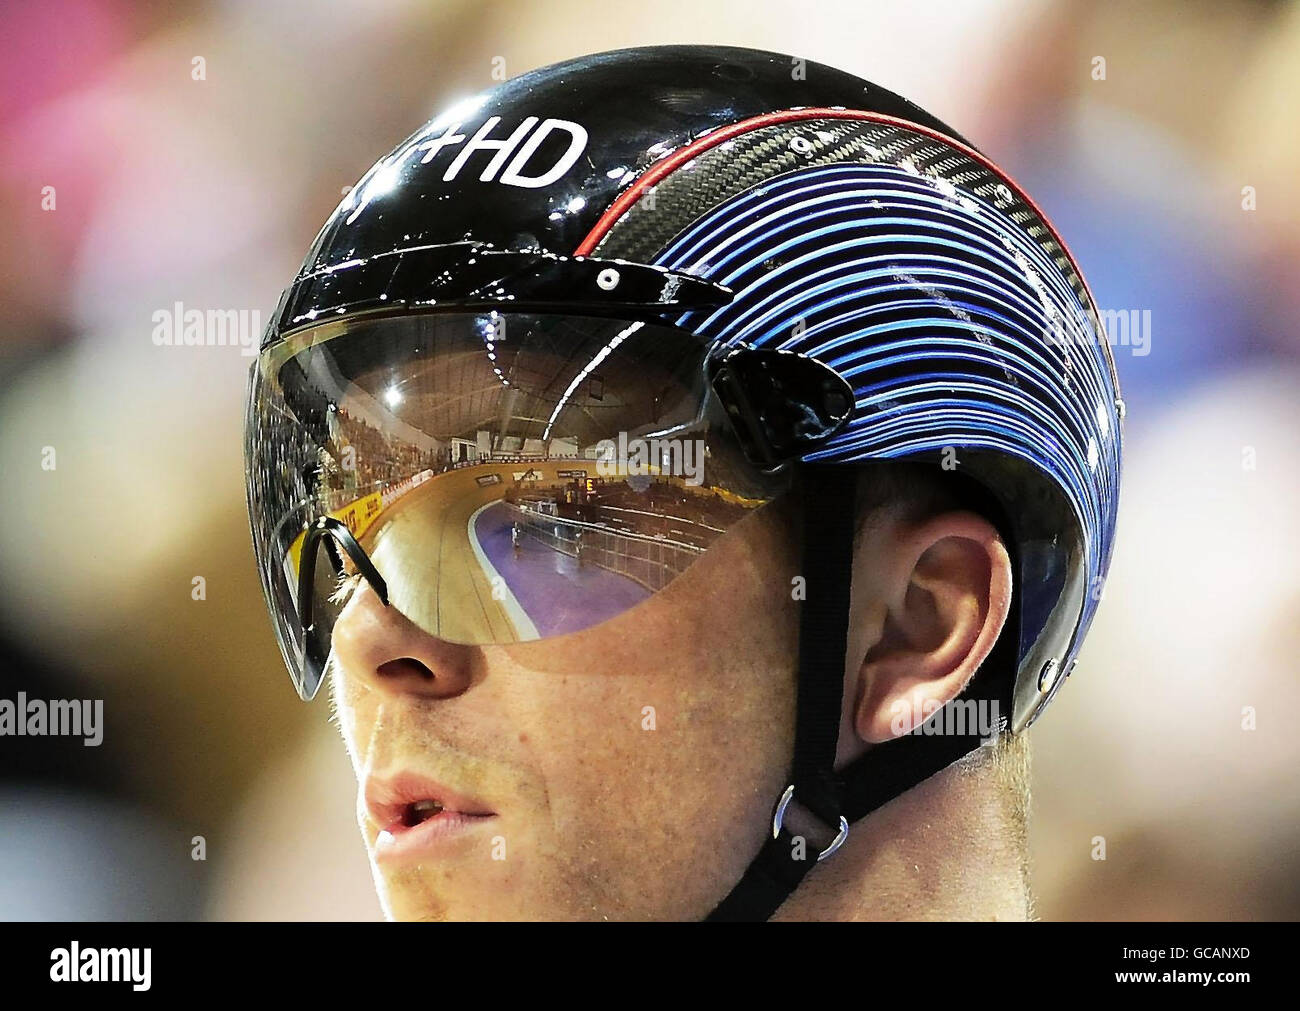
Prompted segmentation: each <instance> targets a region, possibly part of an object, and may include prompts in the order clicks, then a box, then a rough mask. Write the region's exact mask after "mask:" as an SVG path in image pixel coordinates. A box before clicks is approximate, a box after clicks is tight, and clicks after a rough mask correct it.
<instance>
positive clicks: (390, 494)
mask: <svg viewBox="0 0 1300 1011" xmlns="http://www.w3.org/2000/svg"><path fill="white" fill-rule="evenodd" d="M431 477H433V471H431V470H422V471H420V473H418V474H413V475H411V476H410V477H408V478H407V479H406V480H405V481H399V482H398V483H397V484H394V485H390V486H389V487H387V488H385V489H384V490H383V491H382V492H380V495H381V496H382V497H383V500H384V508H385V509H387V508H388V507H389V506H390V505H392V504H393V503H394V502H396V501H397V500H398V499H399V498H401V497H402V496H403V495H405V494H406V493H407V492H408V491H411V490H412V489H414V488H418V487H420V485H422V484H424V482H425V481H427V480H429V478H431Z"/></svg>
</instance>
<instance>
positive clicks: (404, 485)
mask: <svg viewBox="0 0 1300 1011" xmlns="http://www.w3.org/2000/svg"><path fill="white" fill-rule="evenodd" d="M431 477H433V471H431V470H422V471H420V473H418V474H413V475H412V476H411V477H408V478H407V479H406V480H405V481H399V482H398V483H397V484H394V485H389V486H388V487H387V488H385V489H384V490H383V491H375V492H371V493H370V494H369V495H363V496H362V497H361V498H359V499H356V500H355V501H352V502H349V503H347V504H346V505H342V506H339V507H338V508H337V509H331V510H329V512H328V513H327V515H329V516H333V517H334V518H335V519H336V520H340V521H341V522H342V523H344V524H345V525H346V526H347V528H348V530H349V531H350V532H351V534H352V536H353V537H355V538H356V539H357V540H360V539H361V537H362V535H364V534H365V532H366V531H367V530H369V529H370V527H372V526H373V525H374V523H375V520H377V519H379V514H380V513H382V512H383V511H384V510H385V509H387V508H388V507H389V506H391V505H392V504H393V503H394V502H396V501H397V500H398V499H399V498H401V497H402V496H403V495H405V494H407V493H408V492H410V491H412V490H413V489H415V488H418V487H419V486H420V485H422V484H424V482H425V481H427V480H429V478H431ZM306 536H307V533H306V531H303V532H302V533H300V534H299V535H298V536H297V537H295V538H294V541H293V543H292V544H290V545H289V557H290V559H291V560H292V562H293V571H294V575H297V573H298V564H299V555H301V554H302V542H303V539H304V538H305V537H306Z"/></svg>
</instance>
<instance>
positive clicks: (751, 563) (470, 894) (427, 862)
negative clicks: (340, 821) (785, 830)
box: [331, 503, 798, 920]
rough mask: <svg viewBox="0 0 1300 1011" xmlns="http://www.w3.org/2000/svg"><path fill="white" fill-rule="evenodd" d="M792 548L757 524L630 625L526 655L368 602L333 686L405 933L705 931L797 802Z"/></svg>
mask: <svg viewBox="0 0 1300 1011" xmlns="http://www.w3.org/2000/svg"><path fill="white" fill-rule="evenodd" d="M790 529H791V523H790V521H789V517H788V515H787V514H786V511H785V509H784V507H783V506H782V505H781V504H779V503H778V504H774V505H772V506H768V507H765V508H763V509H760V510H758V511H757V512H755V513H753V514H752V515H750V516H749V517H747V518H746V519H744V520H743V521H742V522H740V523H739V524H737V525H736V526H735V527H734V528H732V529H731V530H730V531H729V532H728V533H727V534H726V535H724V536H723V537H721V538H720V539H719V540H718V541H716V542H715V543H714V545H713V546H712V547H711V548H710V550H709V551H708V552H706V553H705V554H704V555H703V556H701V557H700V558H699V559H698V560H697V561H696V562H695V564H694V565H692V566H691V567H690V568H689V569H687V571H686V572H685V573H683V574H682V575H681V576H679V577H678V578H677V579H676V580H674V581H673V582H672V583H671V584H670V585H669V586H668V587H667V588H666V589H664V590H663V591H661V592H660V593H657V594H655V595H654V596H653V597H651V598H650V599H648V600H646V601H645V602H643V603H642V604H640V605H638V606H637V607H634V608H633V609H632V610H630V611H627V612H626V613H624V614H622V615H621V616H619V617H617V618H614V619H612V620H610V621H608V622H605V623H604V624H601V625H597V626H595V627H594V628H591V629H588V630H586V631H583V632H577V633H572V634H569V635H564V636H559V637H556V638H552V639H545V640H540V641H534V642H528V643H522V644H516V645H501V646H461V645H456V644H451V643H447V642H444V641H441V640H439V639H436V638H434V637H432V636H429V635H428V634H426V633H424V632H423V631H421V630H420V629H419V628H417V627H416V626H415V625H414V624H412V623H411V622H409V621H407V620H406V619H405V618H404V617H403V616H402V615H401V614H399V613H398V612H397V611H396V609H395V608H392V607H387V608H386V607H384V606H382V605H381V604H380V603H379V601H378V599H377V598H376V597H375V596H374V594H373V593H372V592H371V591H370V590H369V589H367V588H365V587H362V588H361V589H360V590H359V591H358V592H357V593H355V594H354V595H353V597H352V598H351V599H350V600H349V602H348V605H347V607H346V608H345V609H344V611H343V613H342V615H341V616H340V618H339V620H338V623H337V624H336V626H335V629H334V639H333V642H334V662H333V664H332V676H331V685H332V690H333V695H334V700H335V704H336V706H337V710H338V713H339V716H340V721H339V722H340V726H341V728H342V732H343V736H344V739H345V741H346V743H347V747H348V752H349V754H350V756H351V758H352V763H353V767H354V769H355V770H356V774H357V780H358V783H359V787H360V789H359V796H358V819H359V822H360V826H361V832H362V836H363V838H364V840H365V843H366V847H367V850H368V852H369V854H370V858H371V863H372V867H373V870H374V874H375V880H376V884H377V886H378V889H379V893H380V898H381V900H382V902H383V904H384V908H385V910H386V912H387V913H388V915H389V916H391V917H393V918H395V919H401V920H412V919H452V920H475V919H485V920H499V919H654V918H672V919H696V918H700V917H702V916H704V915H706V914H707V913H708V912H709V911H710V910H711V909H712V907H713V906H714V905H715V904H716V903H717V902H718V900H720V899H721V898H722V897H723V895H725V894H726V892H727V890H728V889H729V888H730V886H731V885H732V884H733V883H734V882H735V881H736V880H737V879H739V877H740V876H741V874H742V873H743V871H744V869H745V867H746V865H747V864H748V862H749V859H750V857H751V856H752V853H753V851H754V850H755V849H756V848H757V846H758V845H759V841H760V840H761V838H762V836H763V834H764V832H765V831H766V830H767V826H768V825H769V824H770V822H769V820H770V818H771V804H772V798H774V797H776V796H778V795H779V794H780V792H781V790H782V788H783V787H784V785H785V782H784V779H783V777H784V776H785V774H786V771H787V767H788V764H789V759H790V750H791V746H792V739H793V718H794V691H795V675H794V672H795V652H796V642H797V606H798V605H797V604H796V603H795V602H794V600H792V597H791V589H792V584H791V579H792V577H793V576H795V575H797V573H798V567H797V558H798V555H797V551H796V545H795V542H794V539H793V538H792V537H791V535H790ZM410 661H418V665H417V664H415V663H411V662H410ZM419 665H423V666H422V667H421V666H419ZM430 675H432V676H430ZM434 802H440V805H441V810H439V803H434ZM429 814H433V815H434V816H433V817H431V818H428V819H427V820H421V819H423V818H425V817H426V816H427V815H429Z"/></svg>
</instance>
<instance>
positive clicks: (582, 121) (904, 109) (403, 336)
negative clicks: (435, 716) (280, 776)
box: [246, 46, 1123, 918]
mask: <svg viewBox="0 0 1300 1011" xmlns="http://www.w3.org/2000/svg"><path fill="white" fill-rule="evenodd" d="M1122 420H1123V402H1122V401H1121V399H1120V396H1119V390H1118V384H1117V379H1116V375H1115V370H1114V363H1113V360H1112V357H1111V354H1110V350H1109V347H1108V345H1107V342H1106V340H1105V335H1104V333H1103V330H1102V327H1101V323H1100V319H1099V316H1098V313H1097V308H1096V305H1095V303H1094V302H1093V299H1092V296H1091V294H1090V293H1089V291H1088V288H1087V286H1086V284H1085V283H1084V281H1083V278H1082V277H1081V275H1080V273H1079V270H1078V268H1077V265H1076V264H1075V262H1074V260H1073V259H1072V258H1071V256H1070V254H1069V252H1068V250H1067V249H1066V248H1065V246H1064V244H1063V242H1062V241H1061V239H1060V238H1059V236H1058V235H1057V234H1056V232H1055V230H1054V229H1053V228H1052V226H1051V225H1050V223H1048V221H1047V220H1046V218H1045V217H1044V216H1043V214H1042V213H1041V212H1040V211H1039V210H1038V208H1037V207H1036V206H1035V205H1034V203H1033V202H1032V200H1031V199H1030V198H1029V197H1028V196H1027V195H1026V194H1025V193H1024V192H1023V191H1021V190H1020V188H1019V187H1018V186H1017V185H1016V184H1015V183H1014V182H1012V181H1011V180H1010V179H1009V178H1008V177H1007V176H1006V174H1005V173H1003V172H1002V171H1001V170H1000V169H999V168H998V167H997V166H995V165H994V164H993V163H992V162H990V161H989V160H988V159H987V158H986V157H984V156H983V155H982V154H980V153H979V152H978V151H977V150H976V149H975V148H973V147H972V146H971V145H970V144H969V143H968V142H966V141H965V140H963V139H962V138H961V137H960V136H959V135H958V134H957V133H955V132H954V131H953V130H951V129H950V128H948V127H947V126H945V125H944V124H943V123H941V122H939V121H938V120H936V119H935V118H934V117H932V116H930V115H928V114H927V113H925V112H923V111H922V110H921V109H919V108H917V107H916V106H914V105H912V104H911V103H910V102H907V101H906V100H904V99H902V98H900V97H898V96H897V95H894V94H892V93H890V92H888V91H885V90H884V89H882V88H878V87H876V86H875V85H872V84H870V83H868V82H866V81H863V80H861V79H859V78H856V77H854V76H852V75H849V74H846V73H843V72H841V71H838V70H834V69H832V68H829V67H825V66H821V65H818V64H815V63H811V62H806V61H803V60H799V59H796V58H793V57H789V56H784V55H779V54H775V53H767V52H758V51H753V50H745V49H733V48H722V47H696V46H664V47H652V48H645V49H630V50H621V51H617V52H610V53H602V54H598V55H594V56H588V57H583V58H580V59H576V60H571V61H568V62H565V63H561V64H556V65H554V66H550V67H545V68H542V69H540V70H536V71H532V72H530V73H527V74H524V75H522V76H520V77H518V78H516V79H514V80H511V81H508V82H505V83H503V84H501V85H500V86H498V87H496V88H493V89H492V90H490V91H488V92H485V93H483V94H481V95H479V96H477V97H475V98H473V99H470V100H467V101H465V102H462V103H460V104H458V105H457V106H455V107H454V108H452V109H449V110H448V111H447V112H446V113H444V114H442V115H440V116H438V117H437V118H436V119H434V120H432V121H431V122H429V123H428V124H426V125H425V126H423V127H421V128H420V129H419V130H418V131H417V132H416V133H414V134H413V135H412V136H411V137H409V138H408V139H407V140H405V141H403V142H402V143H401V144H399V145H398V147H397V148H396V149H395V150H394V151H393V152H392V153H391V154H389V155H388V156H386V157H384V158H382V159H381V160H380V161H379V162H377V163H376V164H375V165H374V166H373V167H372V168H371V169H370V170H369V171H368V172H367V173H366V174H365V176H363V177H362V179H361V180H360V182H359V183H358V184H357V185H356V186H355V187H353V188H352V189H351V190H350V191H349V193H348V194H347V196H346V197H345V198H344V200H343V201H342V203H341V204H340V205H339V207H338V208H337V209H336V210H335V211H334V213H333V214H332V215H331V216H330V219H329V221H328V222H327V223H326V225H325V227H324V229H322V231H321V233H320V235H319V236H318V237H317V239H316V241H315V242H314V243H313V245H312V248H311V250H310V252H309V253H308V255H307V258H306V260H305V261H304V263H303V266H302V269H301V271H300V272H299V274H298V276H297V278H296V279H295V280H294V282H293V284H292V285H290V287H289V288H288V289H287V290H286V291H285V293H284V295H283V297H282V299H281V302H280V305H279V307H278V308H277V311H276V313H275V316H274V318H273V319H272V321H271V324H270V326H269V327H268V330H267V333H266V336H265V339H264V341H263V343H262V348H261V352H260V355H259V358H258V361H257V362H256V363H255V365H254V368H253V375H252V381H251V386H250V398H249V406H248V422H247V432H246V449H247V473H248V501H249V510H250V515H251V518H252V527H253V538H254V543H255V547H256V551H257V557H258V563H259V569H260V572H261V577H262V583H263V588H264V590H265V593H266V597H267V601H268V604H269V606H270V609H271V614H272V617H273V620H274V623H275V627H276V631H277V635H278V638H279V642H280V646H281V649H282V651H283V653H284V657H285V660H286V663H287V664H288V666H289V669H290V672H291V674H292V675H293V679H294V683H295V685H296V687H297V688H298V691H299V692H300V694H301V695H302V696H303V697H304V698H311V697H312V696H313V695H314V694H315V692H316V690H317V688H318V686H319V684H320V681H321V679H322V677H323V675H324V672H325V670H326V666H327V664H328V660H329V652H330V634H331V631H332V629H333V625H334V622H335V621H336V620H338V618H339V615H340V614H341V613H342V611H343V609H344V608H345V607H346V602H347V599H348V593H349V592H350V588H354V587H357V586H361V585H365V586H367V587H368V592H373V593H375V594H376V595H377V596H378V597H379V599H381V600H382V601H383V603H384V604H385V605H388V606H392V607H396V608H398V609H399V610H401V612H402V613H403V614H404V615H405V616H406V617H408V618H410V619H411V620H412V621H414V622H415V623H416V624H417V625H419V626H420V627H422V628H423V629H425V630H426V631H428V632H429V633H430V634H433V635H436V636H439V637H442V638H445V639H448V640H450V641H454V642H461V643H471V644H486V643H493V642H516V641H526V640H529V639H537V638H544V637H547V636H551V635H559V634H565V633H567V632H572V631H577V630H580V629H583V628H587V627H591V626H593V625H596V624H599V623H600V622H603V621H606V620H608V619H610V618H612V617H615V616H617V615H619V614H622V613H624V612H625V611H627V610H628V609H629V608H631V607H634V606H636V605H637V604H638V603H640V602H641V601H642V600H644V599H646V598H647V597H648V596H649V595H651V594H653V593H655V592H656V591H658V590H659V589H661V588H662V587H664V586H666V585H667V584H668V583H669V582H670V581H671V580H672V579H673V578H674V577H675V576H676V575H677V574H679V573H680V572H682V571H684V569H685V568H686V567H688V566H689V565H690V564H691V562H692V561H693V560H694V559H695V558H696V557H697V556H698V555H699V554H701V553H702V552H704V551H706V550H707V549H708V547H709V545H710V544H711V543H712V541H713V540H714V539H716V538H717V537H719V536H721V535H722V534H723V533H725V532H726V531H727V530H728V529H730V528H731V527H732V526H733V525H734V524H735V523H737V522H739V521H740V520H742V519H743V518H744V517H745V516H746V515H748V514H749V513H750V512H752V510H753V509H755V508H757V507H760V506H762V505H763V504H765V503H767V502H770V501H772V500H773V499H774V498H776V497H777V496H779V495H781V494H782V493H783V492H785V491H786V490H788V489H789V488H790V487H791V483H792V482H796V483H797V485H798V488H799V492H800V494H801V495H802V496H803V503H804V510H803V513H804V517H805V520H804V523H805V529H804V557H805V564H804V570H805V572H804V574H805V576H806V578H807V580H808V585H807V599H806V601H805V602H804V603H803V604H802V605H801V615H802V617H801V633H800V635H801V639H800V652H799V664H800V669H799V691H798V713H797V726H796V742H795V753H794V756H793V761H792V772H791V786H790V787H789V788H788V789H787V790H786V791H785V793H784V794H783V796H782V797H781V798H779V799H777V798H774V801H776V806H775V813H774V817H773V828H772V837H771V838H770V839H769V840H768V841H767V843H766V844H765V845H764V846H763V847H762V849H761V850H760V851H759V853H758V855H757V856H756V857H755V859H754V862H753V864H752V865H751V867H750V869H749V871H748V872H747V874H746V875H745V878H744V879H743V880H742V882H740V883H739V884H738V885H737V887H736V889H735V890H734V891H733V892H732V893H731V895H730V896H728V898H727V899H726V900H724V902H723V903H722V904H721V905H720V906H719V908H718V910H717V911H716V912H715V914H714V915H715V916H716V917H718V918H737V917H746V918H753V917H765V916H767V915H770V913H771V912H772V911H774V910H775V908H776V907H777V906H778V905H779V904H780V902H781V901H783V900H784V898H785V897H786V896H787V895H788V894H789V892H790V891H791V890H792V889H793V888H794V887H796V886H797V884H798V882H799V881H800V880H801V879H802V876H803V874H804V873H806V871H807V869H808V867H809V866H810V863H811V862H810V861H803V860H795V859H792V858H791V846H790V841H791V834H790V833H789V831H788V830H787V829H786V828H785V826H784V816H785V812H786V809H787V806H788V805H789V804H790V803H793V802H798V803H800V804H801V805H802V806H804V807H806V808H807V809H809V810H810V811H811V812H812V813H813V814H815V815H816V816H817V817H818V818H819V819H820V820H821V821H823V822H825V823H826V824H827V825H828V826H829V829H830V831H829V832H828V837H830V836H834V838H833V840H832V841H831V842H830V843H829V845H827V846H826V847H825V849H824V850H823V852H822V854H821V855H822V856H827V855H829V853H830V852H833V850H834V849H835V848H837V847H838V845H839V844H840V843H841V842H842V840H843V838H844V835H845V833H846V832H847V826H848V824H849V823H850V822H852V821H854V820H856V819H857V818H860V817H862V816H863V815H865V814H866V813H868V812H869V811H871V810H873V809H874V808H876V807H878V806H879V805H880V804H882V803H885V802H886V801H888V800H889V799H892V797H894V796H897V795H898V794H899V793H901V792H903V791H904V790H906V789H908V788H910V787H911V786H913V785H915V784H916V783H918V782H920V781H921V780H923V779H925V778H927V777H928V776H929V775H931V774H933V773H934V772H936V771H938V770H939V769H941V768H943V767H945V766H946V765H948V764H950V763H951V762H952V761H954V760H956V759H957V758H959V757H961V756H962V755H964V754H966V753H968V752H969V751H971V750H972V749H973V748H974V747H975V746H977V745H978V744H979V743H980V740H981V739H980V737H979V735H978V734H977V733H976V732H974V731H972V732H970V733H962V734H947V735H932V736H927V735H910V736H908V737H904V738H900V739H898V740H896V741H893V742H890V743H889V744H888V745H886V746H883V747H879V748H873V749H871V751H869V752H868V753H867V754H866V755H865V756H863V758H861V759H859V760H858V761H857V762H855V763H854V764H853V765H851V766H849V767H848V768H846V769H842V770H835V769H833V767H832V763H833V758H834V753H835V743H836V733H837V727H838V722H839V713H840V706H841V702H842V700H841V681H842V673H843V670H844V661H845V633H846V627H847V609H848V599H849V561H850V555H851V548H852V536H853V501H854V488H855V484H856V478H857V475H858V473H859V472H860V467H855V466H853V465H854V464H858V465H861V464H864V463H869V462H872V461H881V460H898V461H913V462H916V463H922V464H925V463H929V464H934V465H936V466H944V467H945V468H949V469H950V468H952V467H953V466H955V468H956V470H957V472H958V473H960V474H961V475H962V476H963V478H964V479H965V480H967V481H969V482H971V483H973V485H974V486H976V487H977V488H978V489H979V491H980V493H981V494H982V495H985V496H987V500H988V502H989V504H990V510H991V511H993V512H996V513H997V515H998V517H999V525H1000V526H1001V528H1002V529H1004V531H1005V532H1006V534H1007V536H1008V540H1009V542H1010V543H1009V547H1010V548H1011V551H1012V557H1013V561H1014V568H1015V571H1014V582H1015V587H1014V599H1013V610H1014V614H1013V619H1012V620H1011V621H1010V622H1009V623H1008V627H1007V629H1006V630H1004V632H1003V637H1002V641H1001V642H1000V644H999V649H998V651H997V654H996V657H995V658H994V659H995V660H996V661H997V662H996V663H994V661H993V660H991V661H989V662H987V663H986V664H985V667H986V668H990V669H989V670H981V672H980V674H979V675H978V676H977V677H978V678H979V679H980V681H981V684H982V685H983V686H984V688H983V691H984V692H985V694H986V695H987V696H988V697H990V698H993V699H995V700H997V701H998V702H999V703H1000V704H1002V705H1005V706H1006V707H1007V712H1008V713H1009V719H1007V720H1005V724H1006V726H1005V729H1007V730H1008V731H1010V732H1019V731H1020V730H1022V729H1024V728H1025V727H1027V726H1028V725H1029V724H1030V723H1031V722H1032V721H1033V720H1034V719H1036V718H1037V716H1038V715H1039V714H1040V713H1041V711H1042V709H1043V708H1044V706H1045V705H1046V704H1047V703H1048V702H1049V701H1050V700H1051V698H1052V697H1053V696H1054V694H1055V692H1056V691H1057V689H1058V688H1059V687H1060V685H1061V684H1062V683H1063V682H1064V680H1065V678H1066V676H1067V675H1068V674H1069V672H1070V671H1071V669H1072V667H1073V663H1074V656H1075V654H1076V652H1077V650H1078V648H1079V645H1080V643H1081V641H1082V638H1083V635H1084V633H1085V632H1086V630H1087V627H1088V625H1089V622H1090V621H1091V619H1092V615H1093V612H1094V610H1095V607H1096V603H1097V601H1098V600H1099V598H1100V589H1101V585H1102V582H1103V580H1104V578H1105V574H1106V570H1107V567H1108V564H1109V559H1110V554H1111V545H1112V542H1113V537H1114V525H1115V513H1116V505H1117V496H1118V482H1119V468H1120V447H1121V424H1122ZM433 544H437V545H438V548H437V551H438V554H437V555H436V557H433V556H431V555H430V554H429V552H430V551H431V548H430V545H433ZM992 668H998V669H992ZM950 705H952V704H951V703H950ZM836 826H838V828H839V831H838V833H837V832H836Z"/></svg>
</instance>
